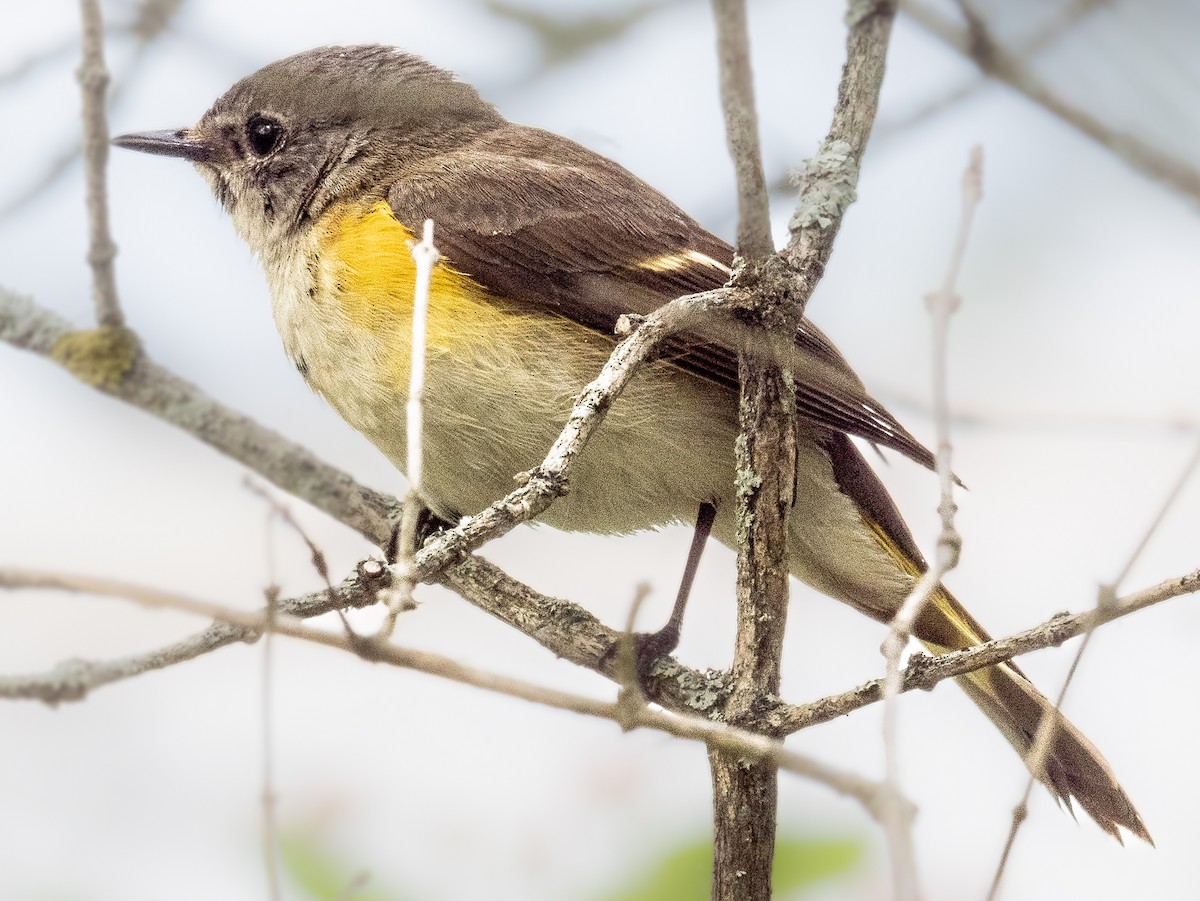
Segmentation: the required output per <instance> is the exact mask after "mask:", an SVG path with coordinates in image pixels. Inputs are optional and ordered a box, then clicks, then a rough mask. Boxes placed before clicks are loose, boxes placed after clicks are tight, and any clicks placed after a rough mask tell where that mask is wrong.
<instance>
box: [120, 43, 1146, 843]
mask: <svg viewBox="0 0 1200 901" xmlns="http://www.w3.org/2000/svg"><path fill="white" fill-rule="evenodd" d="M115 143H117V144H118V145H119V146H122V147H128V148H130V149H133V150H141V151H145V152H148V153H156V154H160V155H164V156H175V157H182V158H184V159H187V160H191V161H192V162H193V163H194V164H195V165H196V168H197V169H198V170H199V172H200V174H201V175H203V176H204V178H205V179H206V180H207V181H208V183H209V184H210V185H211V187H212V189H213V191H214V193H215V194H216V196H217V198H218V200H220V202H221V204H222V205H223V206H224V207H225V209H226V210H228V212H229V214H230V216H231V217H232V218H233V221H234V225H235V226H236V227H237V230H238V232H239V233H240V234H241V236H242V237H243V238H244V239H245V241H246V243H247V244H249V245H250V248H251V249H252V250H253V251H254V253H255V254H256V255H257V256H258V257H259V258H260V259H261V261H262V264H263V268H264V269H265V270H266V276H267V282H268V285H269V286H270V293H271V303H272V308H273V311H274V315H275V322H276V324H277V326H278V328H279V333H280V335H281V336H282V338H283V344H284V347H285V348H286V350H287V353H288V355H289V356H290V357H291V359H292V360H293V361H294V362H295V364H296V367H297V368H298V369H299V370H300V372H301V373H302V374H303V376H304V378H305V379H306V380H307V381H308V383H309V385H311V386H312V387H313V389H315V390H316V391H317V392H318V393H320V394H321V395H322V396H323V397H325V398H326V400H328V401H329V403H331V404H332V405H333V406H334V408H335V409H336V410H337V411H338V412H339V413H340V414H341V415H342V416H343V417H344V418H345V419H346V421H347V422H349V423H350V424H351V425H352V426H354V428H356V429H358V430H359V431H360V432H362V433H363V434H364V435H366V436H367V437H368V438H369V439H370V440H371V441H372V442H374V443H375V445H376V446H377V447H378V448H379V449H380V450H381V451H383V453H384V454H386V455H387V457H388V458H389V459H390V460H391V461H392V462H393V463H394V464H395V465H396V466H397V467H400V468H403V466H404V463H405V413H404V409H405V400H406V397H405V395H406V391H407V386H408V372H409V356H410V353H409V352H410V347H411V311H412V300H413V288H414V272H415V269H414V263H413V260H412V257H411V254H410V251H409V245H408V243H407V242H408V241H409V240H410V239H411V238H412V237H413V235H414V234H415V233H418V232H419V231H420V227H421V224H422V223H423V222H424V220H426V219H432V220H433V222H434V223H435V239H436V245H437V247H438V250H439V251H440V253H441V262H439V264H438V266H437V268H436V270H435V272H434V277H433V283H432V290H431V294H430V301H429V303H430V306H429V321H428V342H429V345H428V368H427V383H426V390H425V411H424V415H425V423H426V424H425V444H424V458H425V460H426V464H425V472H426V475H425V480H424V485H423V494H424V495H425V498H426V500H427V502H428V503H429V505H430V507H431V508H432V509H433V511H434V512H435V513H436V514H437V515H438V516H440V517H441V518H443V519H446V520H450V521H453V520H456V519H457V518H458V517H459V516H460V515H462V514H470V513H474V512H477V511H479V510H481V509H482V508H484V507H485V506H487V505H488V504H490V503H491V502H492V501H494V500H496V499H497V498H500V497H502V496H504V495H505V494H506V493H508V491H509V490H510V489H511V488H512V487H513V477H514V475H515V474H517V473H521V472H524V471H527V470H529V469H531V468H533V467H534V466H536V465H537V464H538V463H539V462H541V460H542V457H543V456H544V454H545V452H546V450H547V449H548V448H549V447H550V445H551V443H552V442H553V440H554V438H555V437H556V436H557V434H558V432H559V429H560V428H561V426H562V424H563V422H564V420H565V418H566V415H567V413H568V412H569V410H570V408H571V404H572V398H573V397H574V396H575V395H576V393H577V392H578V391H579V390H580V389H581V388H582V387H583V386H584V385H585V384H587V383H588V382H589V381H590V380H591V379H592V378H594V377H595V375H596V374H597V373H598V372H599V370H600V368H601V366H602V365H603V363H604V361H605V360H606V359H607V357H608V355H609V353H610V352H611V350H612V348H613V346H614V341H615V339H614V337H613V330H614V326H615V324H616V321H617V318H618V317H619V316H620V315H621V314H623V313H635V314H645V313H648V312H650V311H652V310H653V309H655V308H656V307H658V306H660V305H661V304H663V303H665V302H667V301H669V300H671V299H673V298H675V297H677V296H679V295H682V294H687V293H691V292H698V291H704V290H709V289H712V288H717V287H720V286H721V285H723V284H724V283H725V282H726V281H727V280H728V278H729V276H730V266H731V264H732V261H733V250H732V248H731V247H730V246H729V245H728V244H727V243H725V242H724V241H722V240H720V239H719V238H717V237H714V236H713V235H711V234H709V233H708V232H707V231H706V230H705V229H704V228H702V227H701V226H700V225H699V224H698V223H697V222H696V221H695V220H693V219H692V218H691V217H690V216H688V215H687V214H686V213H684V212H683V211H682V210H680V209H679V208H678V207H677V206H675V204H673V203H672V202H671V201H669V200H668V199H667V198H666V197H664V196H663V195H662V194H660V193H659V192H657V191H656V190H654V189H653V188H651V187H650V186H649V185H647V184H646V183H644V182H643V181H641V180H640V179H638V178H637V177H636V176H634V175H632V174H631V173H630V172H628V171H626V170H625V169H624V168H622V167H621V166H619V165H617V164H616V163H614V162H612V161H611V160H608V159H606V158H604V157H602V156H599V155H597V154H595V153H593V152H591V151H590V150H587V149H586V148H584V147H581V146H580V145H578V144H575V143H573V142H572V141H569V140H567V139H565V138H562V137H559V136H558V135H555V134H551V133H549V132H546V131H542V130H540V129H537V128H530V127H527V126H523V125H514V124H513V123H511V122H509V121H507V120H506V119H505V118H504V117H503V116H501V115H500V114H499V113H498V112H497V111H496V109H495V108H494V107H493V106H492V105H491V104H489V103H486V102H484V101H483V100H481V99H480V97H479V95H478V93H477V92H476V91H475V89H474V88H472V87H470V86H469V85H467V84H463V83H462V82H460V81H457V80H456V79H455V78H454V76H453V75H452V74H451V73H449V72H447V71H445V70H442V69H439V68H436V67H434V66H432V65H430V64H429V63H427V62H425V61H424V60H422V59H420V58H418V57H416V56H413V55H411V54H407V53H403V52H400V51H398V50H395V49H393V48H390V47H383V46H353V47H323V48H319V49H316V50H312V51H309V52H307V53H301V54H298V55H296V56H292V57H289V58H287V59H284V60H280V61H279V62H275V63H272V64H270V65H268V66H266V67H264V68H263V69H260V70H259V71H258V72H256V73H254V74H253V75H250V76H248V77H246V78H244V79H242V80H241V81H239V82H238V83H237V84H235V85H234V86H233V87H232V88H230V89H229V91H228V92H227V93H226V94H225V95H224V96H223V97H221V98H220V99H219V100H217V101H216V103H214V104H213V106H212V108H211V109H210V110H209V111H208V112H207V113H205V114H204V116H203V117H202V118H201V119H200V121H199V122H198V123H197V124H196V125H195V126H193V127H191V128H183V129H180V130H178V131H160V132H146V133H141V134H131V135H124V136H122V137H120V138H117V139H116V142H115ZM788 362H789V367H790V368H791V370H792V375H793V377H794V379H795V384H796V404H797V409H798V411H799V414H800V425H799V440H798V456H799V460H798V467H797V468H798V473H797V486H796V493H797V497H796V502H795V513H794V515H793V516H792V517H791V519H790V523H791V525H790V532H789V556H790V563H791V571H792V574H793V575H795V576H796V577H797V578H798V579H800V580H802V581H804V582H807V583H808V584H810V585H812V586H814V587H816V588H818V589H819V590H821V591H823V592H825V593H826V594H829V595H831V596H833V597H835V598H837V599H838V600H841V601H843V602H845V603H847V604H849V605H851V606H852V607H854V608H855V609H857V610H860V611H862V612H863V613H866V614H867V615H868V616H871V617H874V618H875V619H877V620H880V621H883V622H887V621H889V620H890V619H891V618H892V616H893V615H894V614H895V612H896V610H897V609H898V607H899V605H900V604H901V603H902V601H903V600H904V598H905V596H906V595H907V594H908V592H909V590H910V589H911V587H912V585H913V582H914V580H915V578H916V577H917V576H918V575H919V574H920V573H921V572H922V571H923V570H924V568H925V562H924V559H923V557H922V555H921V552H920V550H919V549H918V548H917V546H916V543H915V542H914V540H913V538H912V535H911V534H910V532H909V530H908V527H907V526H906V525H905V523H904V521H903V519H902V518H901V517H900V514H899V512H898V511H897V510H896V507H895V505H894V504H893V502H892V500H891V498H890V497H889V496H888V494H887V491H886V490H885V489H884V487H883V485H882V484H881V483H880V481H879V479H878V478H877V477H876V475H875V474H874V472H873V471H872V470H871V468H870V467H869V466H868V465H867V463H866V462H865V460H864V459H863V457H862V455H861V454H860V453H859V451H858V450H857V448H856V447H855V446H854V444H853V443H852V442H851V441H850V438H849V437H848V436H849V435H857V436H859V437H860V438H864V439H866V440H867V441H869V442H873V443H874V444H876V445H880V446H883V447H888V448H892V449H894V450H896V451H898V452H900V453H902V454H904V455H906V456H908V457H910V458H912V459H914V460H916V461H917V462H919V463H922V464H924V465H927V466H928V465H930V463H931V461H932V458H931V455H930V454H929V452H928V451H927V450H925V448H924V447H922V446H921V444H920V443H918V442H917V441H916V440H915V439H914V438H913V437H912V436H910V435H909V433H908V432H907V431H905V430H904V428H903V427H902V426H901V425H900V424H899V423H898V422H897V421H896V420H895V419H894V418H893V417H892V416H891V414H890V413H888V412H887V411H886V410H885V409H884V408H883V407H882V406H881V405H880V404H879V403H877V402H876V401H875V400H873V399H872V398H871V397H870V396H869V395H868V394H867V393H866V391H865V389H864V387H863V385H862V383H861V382H860V381H859V379H858V377H857V376H856V375H855V374H854V372H853V371H852V370H851V368H850V366H849V365H848V364H847V363H846V361H845V360H844V359H843V357H842V356H841V354H840V353H839V352H838V351H837V350H836V349H835V348H834V347H833V345H832V344H831V343H830V342H829V340H828V339H827V338H826V337H825V336H824V335H823V334H822V333H821V332H820V331H819V330H818V329H817V328H816V326H814V325H813V324H812V323H811V322H809V321H808V320H807V319H806V320H804V321H803V322H802V323H801V325H800V327H799V330H798V331H797V333H796V336H795V345H794V353H793V354H792V355H791V356H790V358H789V361H788ZM737 431H738V394H737V356H736V350H735V349H734V348H733V347H732V346H730V343H723V342H722V341H720V340H717V339H715V338H714V336H713V335H712V334H708V333H706V334H704V335H703V337H702V338H701V339H698V340H696V339H692V340H689V339H687V338H678V339H675V340H674V342H673V343H672V344H671V345H670V346H669V347H668V348H667V349H666V351H665V353H664V356H663V358H661V359H659V360H658V361H656V362H655V363H653V364H652V365H650V366H649V367H647V368H646V369H645V370H643V372H642V373H641V374H640V375H639V377H638V378H637V379H635V380H634V382H633V383H632V384H631V385H630V386H629V388H628V389H627V390H626V391H625V393H624V394H623V395H622V396H621V397H620V399H619V400H618V401H617V402H616V404H614V406H613V408H612V410H611V411H610V412H609V414H608V418H607V420H606V421H605V423H604V426H603V427H602V428H601V429H600V430H599V432H598V433H597V434H596V436H595V437H594V438H593V440H592V442H591V444H590V445H589V446H588V448H587V450H586V452H585V453H584V454H583V455H582V456H581V457H580V459H579V460H578V466H577V468H576V469H575V470H574V473H573V476H572V480H571V491H570V493H569V494H567V495H566V496H565V497H563V498H561V499H560V500H559V501H557V502H556V503H555V504H554V505H553V506H552V507H551V508H550V509H549V510H548V511H547V512H546V513H545V514H544V515H543V516H542V520H543V521H544V522H546V523H548V524H550V525H553V526H557V527H559V528H562V529H569V530H578V531H586V532H602V533H620V532H634V531H637V530H640V529H648V528H653V527H655V526H660V525H663V524H666V523H676V522H685V521H693V520H695V519H696V517H697V510H700V511H701V514H702V515H707V514H711V512H712V510H713V509H714V508H715V519H713V521H712V523H711V526H712V534H713V535H714V536H715V537H717V538H718V539H719V540H721V541H722V542H724V543H725V544H727V545H732V544H733V542H734V534H733V530H734V523H733V506H734V504H733V500H732V498H733V485H734V441H735V438H736V436H737ZM706 511H707V514H706ZM914 633H915V634H916V636H917V637H918V638H919V639H920V640H921V641H922V642H924V643H925V644H926V645H927V646H928V647H929V648H931V649H932V650H934V651H936V652H944V651H948V650H953V649H958V648H965V647H969V646H971V645H975V644H979V643H981V642H983V641H986V640H988V635H987V633H986V632H985V631H984V629H983V627H982V626H980V625H979V623H977V622H976V621H975V618H974V617H973V616H971V614H970V613H968V612H967V611H966V610H965V609H964V608H963V607H962V606H961V605H960V604H959V603H958V602H957V601H956V600H955V599H954V598H953V597H952V596H951V595H950V593H949V592H948V591H946V590H945V589H939V590H938V591H937V592H936V593H935V594H934V596H933V598H932V599H931V601H930V602H929V603H928V604H927V605H926V607H925V609H924V611H923V612H922V613H921V615H920V617H919V618H918V620H917V622H916V624H915V628H914ZM958 681H959V684H960V685H961V686H962V687H963V688H964V689H965V690H966V692H967V694H968V695H969V696H970V697H971V699H972V700H973V701H974V702H975V703H976V704H977V705H978V706H979V707H980V709H982V710H983V712H984V713H985V714H987V716H988V717H989V718H990V719H991V720H992V722H993V723H995V724H996V726H997V727H998V728H999V729H1000V731H1001V732H1002V733H1003V734H1004V736H1005V738H1007V739H1008V740H1009V742H1010V743H1011V744H1012V745H1013V747H1014V748H1016V750H1017V751H1018V752H1019V753H1020V754H1021V755H1022V758H1024V757H1025V755H1026V754H1027V753H1028V752H1029V750H1030V747H1031V744H1032V741H1033V736H1034V733H1035V732H1036V730H1037V726H1038V723H1039V722H1040V720H1041V718H1042V716H1043V715H1045V714H1047V713H1048V712H1050V711H1052V710H1053V707H1052V705H1051V704H1050V703H1049V702H1048V701H1047V700H1046V699H1045V698H1044V697H1043V696H1042V695H1041V694H1040V693H1039V692H1038V691H1037V689H1036V688H1034V687H1033V685H1032V684H1031V683H1030V682H1029V681H1028V680H1027V679H1026V678H1025V676H1024V675H1023V674H1022V673H1021V671H1020V670H1019V669H1018V668H1017V667H1016V666H1015V665H1013V664H1012V663H1004V664H1001V665H999V666H995V667H992V668H990V669H986V670H980V671H977V672H975V673H971V674H970V675H967V676H962V677H960V678H959V680H958ZM1037 775H1038V776H1039V778H1041V780H1042V781H1043V782H1044V783H1045V784H1046V785H1047V787H1048V788H1049V789H1050V791H1051V792H1052V793H1053V794H1054V795H1055V796H1056V797H1057V798H1059V799H1060V800H1063V801H1066V802H1067V803H1068V804H1069V803H1070V800H1071V798H1075V799H1077V800H1078V802H1079V804H1080V805H1081V806H1082V807H1083V809H1084V810H1085V811H1087V813H1089V814H1090V815H1091V816H1092V817H1093V818H1094V819H1095V820H1096V822H1098V823H1099V824H1100V826H1101V827H1102V828H1103V829H1105V830H1106V831H1108V832H1109V833H1111V834H1112V835H1114V836H1116V837H1117V838H1118V839H1119V838H1120V832H1119V830H1118V827H1119V826H1123V827H1125V828H1126V829H1128V830H1129V831H1130V832H1132V833H1133V834H1134V835H1137V836H1139V837H1141V838H1143V839H1145V840H1146V841H1150V835H1149V833H1148V832H1147V831H1146V828H1145V826H1144V825H1143V824H1142V821H1141V818H1140V817H1139V816H1138V814H1137V812H1136V811H1135V810H1134V808H1133V805H1132V804H1131V803H1130V801H1129V799H1128V798H1127V797H1126V795H1125V793H1124V791H1123V790H1122V789H1121V787H1120V786H1119V785H1118V783H1117V781H1116V779H1115V777H1114V776H1113V774H1112V772H1111V770H1110V769H1109V766H1108V764H1107V763H1106V762H1105V760H1104V758H1103V757H1102V756H1101V755H1100V753H1099V752H1098V751H1097V750H1096V749H1095V748H1094V747H1093V746H1092V745H1091V743H1090V742H1088V740H1087V739H1086V738H1085V737H1084V736H1083V735H1082V734H1081V733H1080V732H1079V730H1078V729H1076V728H1075V727H1074V726H1073V725H1071V724H1070V723H1069V722H1067V721H1066V720H1065V719H1062V718H1061V717H1060V718H1059V720H1058V727H1057V730H1056V733H1055V738H1054V742H1053V747H1052V749H1051V751H1050V754H1049V756H1048V758H1047V760H1046V763H1045V769H1044V772H1042V773H1039V774H1037Z"/></svg>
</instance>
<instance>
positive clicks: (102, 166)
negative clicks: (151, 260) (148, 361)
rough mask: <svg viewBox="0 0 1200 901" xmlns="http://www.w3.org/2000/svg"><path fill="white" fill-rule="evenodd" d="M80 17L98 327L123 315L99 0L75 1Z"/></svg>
mask: <svg viewBox="0 0 1200 901" xmlns="http://www.w3.org/2000/svg"><path fill="white" fill-rule="evenodd" d="M79 6H80V11H81V13H82V16H83V62H82V63H81V64H80V66H79V72H78V76H79V86H80V88H81V90H82V93H83V159H84V176H85V178H86V180H87V210H88V263H89V264H90V265H91V267H92V299H93V300H94V301H95V304H96V321H97V322H98V323H99V324H100V325H101V326H106V327H109V328H121V327H123V326H124V325H125V317H124V316H123V315H122V313H121V304H120V302H119V301H118V300H117V280H116V275H115V274H114V271H113V259H114V258H115V257H116V255H117V245H116V244H114V243H113V239H112V233H111V232H110V231H109V227H108V182H107V179H106V172H105V170H106V169H107V166H108V110H107V103H108V83H109V76H108V69H107V68H106V67H105V65H104V22H103V21H102V20H101V17H100V2H99V0H80V3H79Z"/></svg>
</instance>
